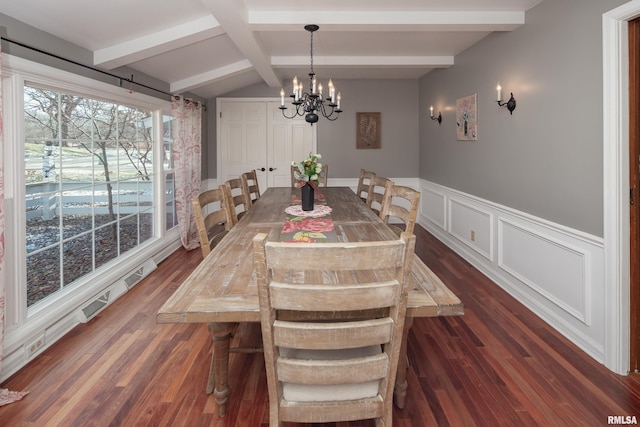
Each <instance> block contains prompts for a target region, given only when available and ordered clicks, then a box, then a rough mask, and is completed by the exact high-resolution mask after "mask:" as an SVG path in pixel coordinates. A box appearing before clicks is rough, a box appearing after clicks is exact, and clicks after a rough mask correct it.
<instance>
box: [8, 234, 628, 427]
mask: <svg viewBox="0 0 640 427" xmlns="http://www.w3.org/2000/svg"><path fill="white" fill-rule="evenodd" d="M416 234H417V236H418V239H417V246H416V252H417V253H418V255H419V256H420V257H421V258H422V259H423V260H424V261H425V262H426V263H427V265H429V266H430V267H431V269H432V270H433V271H434V272H435V273H436V274H438V275H439V276H440V277H441V278H442V280H443V281H444V283H445V284H446V285H447V286H448V287H449V288H450V289H451V290H453V291H454V292H455V293H456V294H457V295H458V296H459V297H460V298H461V299H462V301H463V303H464V305H465V315H464V316H461V317H443V318H432V319H416V321H415V323H414V326H413V329H412V332H411V334H410V337H409V345H408V346H409V350H408V357H409V361H410V365H411V366H410V369H409V372H408V380H409V389H408V395H407V403H406V407H405V408H404V409H403V410H399V409H398V408H395V409H394V426H396V427H424V426H465V427H466V426H515V425H518V426H550V425H553V426H603V425H607V424H608V421H609V420H608V416H627V415H628V416H635V417H636V418H637V420H638V422H640V386H639V385H638V383H636V382H635V381H634V380H633V379H632V378H631V377H626V376H618V375H615V374H613V373H611V372H610V371H608V370H607V369H606V368H604V367H603V366H601V365H600V364H599V363H597V362H595V361H593V360H592V359H591V358H590V357H589V356H587V355H586V354H585V353H584V352H582V351H581V350H579V349H578V348H577V347H576V346H574V345H573V344H571V343H570V342H568V341H567V340H566V339H564V338H563V337H562V336H561V335H560V334H558V333H557V332H555V331H554V330H553V329H551V328H550V327H549V326H548V325H546V324H545V323H544V322H543V321H542V320H540V319H539V318H537V317H536V316H535V315H534V314H532V313H531V312H530V311H529V310H527V309H526V308H524V307H523V306H522V305H521V304H519V303H518V302H517V301H515V300H514V299H513V298H511V297H510V296H508V295H507V294H506V293H505V292H504V291H502V290H501V289H500V288H498V287H497V286H496V285H495V284H493V283H492V282H491V281H490V280H489V279H487V278H486V277H485V276H483V275H482V274H481V273H479V272H478V271H477V270H476V269H474V268H473V267H471V266H470V265H469V264H468V263H467V262H465V261H464V260H462V259H461V258H460V257H459V256H457V255H456V254H455V253H453V252H452V251H451V250H449V249H448V248H447V247H446V246H444V245H443V244H442V243H440V242H439V241H438V240H437V239H435V238H434V237H433V236H432V235H430V234H429V233H427V232H426V231H425V230H424V229H422V228H421V227H419V226H416ZM200 259H201V255H200V251H199V250H194V251H191V252H188V253H187V252H186V251H184V250H179V251H177V252H176V253H174V254H173V255H172V256H171V257H169V258H168V259H167V260H165V261H164V262H162V263H161V264H160V266H159V267H158V269H157V270H156V271H155V272H153V273H152V274H151V275H150V276H149V277H147V278H146V279H145V280H144V281H142V282H141V283H139V284H138V285H136V286H135V287H134V288H133V289H132V290H131V291H130V292H129V293H127V294H125V295H124V296H123V297H121V298H120V299H119V300H118V301H116V302H115V303H114V304H113V305H112V306H110V307H109V308H107V309H106V310H105V311H103V312H102V313H100V314H99V315H98V316H97V317H96V318H94V319H92V320H91V321H90V322H88V323H87V324H83V325H80V326H78V327H76V328H75V329H74V330H73V331H72V332H71V333H69V334H68V335H67V336H65V337H64V338H63V339H62V340H61V341H59V342H58V343H56V344H54V345H53V346H52V347H51V348H49V349H48V350H46V351H45V352H44V353H43V354H42V355H40V356H39V357H38V358H37V359H35V360H34V361H33V362H32V363H30V364H29V365H28V366H26V367H25V368H24V369H22V370H21V371H20V372H18V373H17V374H15V375H14V376H12V377H11V378H10V379H9V380H7V381H5V382H4V383H3V384H2V385H0V387H1V388H9V389H11V390H23V391H29V392H30V393H29V394H28V395H27V396H26V397H25V398H24V399H23V400H21V401H19V402H16V403H13V404H10V405H7V406H4V407H0V426H11V427H13V426H38V427H39V426H56V425H59V426H65V427H68V426H83V427H85V426H189V427H191V426H252V427H253V426H257V427H266V426H268V406H267V390H266V379H265V375H264V372H263V370H264V362H263V360H262V354H260V353H258V354H232V355H231V361H230V381H231V382H230V386H231V395H230V402H229V407H228V412H227V416H226V417H224V418H220V417H218V416H217V415H216V414H215V403H214V398H213V397H212V396H208V395H206V394H205V392H204V390H205V385H206V382H207V372H208V368H209V361H210V357H211V342H210V337H209V334H208V331H207V327H206V325H159V324H156V322H155V314H156V312H157V310H158V308H159V307H160V306H161V305H162V303H163V302H164V301H165V300H166V299H167V298H168V297H169V296H170V295H171V294H172V293H173V292H174V291H175V290H176V288H177V287H178V286H179V285H180V283H181V282H182V280H184V278H185V277H186V276H187V275H188V274H189V272H190V271H191V270H193V268H194V267H195V266H196V265H197V263H199V262H200ZM241 328H242V330H239V331H238V333H237V334H236V337H235V338H234V340H238V339H240V337H242V338H243V339H245V340H247V341H248V342H247V344H251V341H254V342H255V341H259V339H260V338H259V334H258V331H257V328H255V327H250V326H243V327H241ZM316 426H317V425H316ZM322 426H335V427H347V426H350V427H354V426H373V423H372V422H370V421H363V422H352V423H337V424H323V425H322Z"/></svg>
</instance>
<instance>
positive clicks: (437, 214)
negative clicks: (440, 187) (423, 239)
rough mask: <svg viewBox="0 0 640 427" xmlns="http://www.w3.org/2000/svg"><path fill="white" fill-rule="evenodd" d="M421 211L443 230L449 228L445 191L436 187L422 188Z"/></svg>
mask: <svg viewBox="0 0 640 427" xmlns="http://www.w3.org/2000/svg"><path fill="white" fill-rule="evenodd" d="M420 211H421V212H422V214H423V215H424V216H425V217H427V218H429V221H431V222H433V224H435V225H437V226H438V227H440V228H441V229H442V230H443V231H444V230H446V229H447V223H446V222H445V221H446V218H447V215H446V214H447V208H446V198H445V195H444V193H440V192H438V191H436V190H434V189H430V188H424V189H421V195H420Z"/></svg>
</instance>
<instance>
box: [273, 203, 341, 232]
mask: <svg viewBox="0 0 640 427" xmlns="http://www.w3.org/2000/svg"><path fill="white" fill-rule="evenodd" d="M301 203H302V200H301V197H300V194H293V195H292V196H291V206H290V207H289V208H287V209H286V210H285V213H286V216H285V219H284V225H283V226H282V231H281V233H280V241H281V242H296V243H326V242H337V241H338V234H337V233H336V231H335V227H334V225H333V219H332V218H331V208H330V207H329V206H327V200H326V198H325V196H324V194H322V193H315V194H314V209H313V211H303V210H302V208H301V206H300V204H301Z"/></svg>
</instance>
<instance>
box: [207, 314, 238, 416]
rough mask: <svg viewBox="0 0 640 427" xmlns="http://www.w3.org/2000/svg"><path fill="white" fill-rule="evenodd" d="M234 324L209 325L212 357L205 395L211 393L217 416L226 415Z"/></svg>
mask: <svg viewBox="0 0 640 427" xmlns="http://www.w3.org/2000/svg"><path fill="white" fill-rule="evenodd" d="M235 326H236V324H235V323H209V332H211V339H212V340H213V355H212V356H211V366H210V368H209V379H208V381H207V394H211V393H213V395H214V396H215V399H216V404H217V405H218V416H220V417H224V416H225V414H226V413H227V400H228V396H229V383H228V377H229V343H230V341H231V333H232V332H233V330H234V328H235Z"/></svg>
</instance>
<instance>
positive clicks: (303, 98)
mask: <svg viewBox="0 0 640 427" xmlns="http://www.w3.org/2000/svg"><path fill="white" fill-rule="evenodd" d="M318 28H320V27H318V26H317V25H305V26H304V29H305V30H307V31H309V34H310V35H311V72H310V73H309V91H308V92H303V85H302V82H298V77H297V76H296V77H294V78H293V93H292V94H291V95H289V97H291V98H293V101H291V104H293V105H294V106H295V111H294V112H293V115H291V116H287V114H286V113H285V110H287V107H286V106H285V105H284V89H280V110H282V115H283V116H284V117H286V118H287V119H293V118H295V117H297V116H304V119H305V120H306V121H307V123H311V124H312V125H313V124H314V123H316V122H317V121H318V117H319V116H318V113H320V114H322V116H323V117H325V118H327V119H329V120H331V121H334V120H336V119H337V118H338V116H339V115H340V113H341V112H342V110H341V109H340V92H338V93H337V95H336V88H335V86H334V85H333V82H332V81H331V80H329V84H328V86H329V93H328V97H327V98H324V99H323V98H322V96H323V95H322V83H319V84H318V83H317V81H316V73H314V72H313V33H314V32H315V31H317V30H318Z"/></svg>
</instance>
